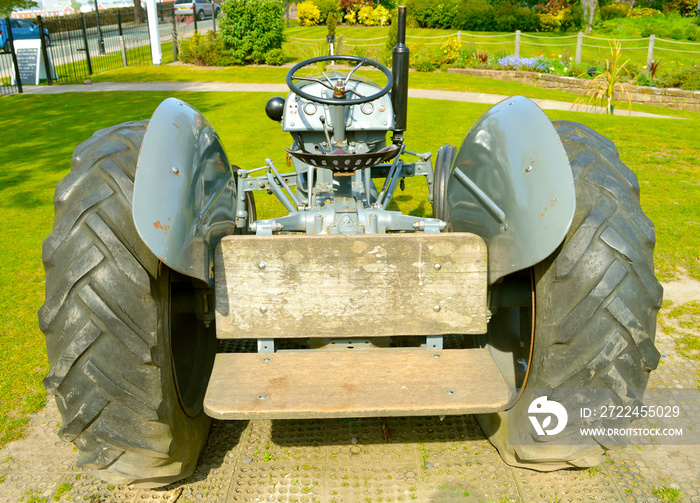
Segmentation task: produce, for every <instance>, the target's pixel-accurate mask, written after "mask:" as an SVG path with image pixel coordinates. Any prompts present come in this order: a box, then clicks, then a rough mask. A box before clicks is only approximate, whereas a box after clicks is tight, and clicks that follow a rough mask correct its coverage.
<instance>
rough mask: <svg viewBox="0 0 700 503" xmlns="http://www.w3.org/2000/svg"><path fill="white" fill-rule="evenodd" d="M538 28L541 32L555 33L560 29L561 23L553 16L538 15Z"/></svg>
mask: <svg viewBox="0 0 700 503" xmlns="http://www.w3.org/2000/svg"><path fill="white" fill-rule="evenodd" d="M540 28H541V29H542V31H557V30H558V29H559V28H561V21H560V20H559V19H557V16H555V15H553V14H548V13H545V14H540Z"/></svg>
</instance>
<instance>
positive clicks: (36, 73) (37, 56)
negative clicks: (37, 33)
mask: <svg viewBox="0 0 700 503" xmlns="http://www.w3.org/2000/svg"><path fill="white" fill-rule="evenodd" d="M14 44H15V52H16V53H17V66H19V78H20V81H21V82H22V85H25V84H34V85H37V86H38V85H39V81H40V80H41V79H45V78H46V65H45V64H44V55H43V54H42V52H41V40H39V39H30V40H15V41H14ZM49 66H50V68H51V77H52V78H54V79H57V78H58V76H57V75H56V70H55V68H54V66H53V61H51V55H50V54H49ZM16 83H17V77H16V75H15V70H14V66H13V68H12V85H15V84H16Z"/></svg>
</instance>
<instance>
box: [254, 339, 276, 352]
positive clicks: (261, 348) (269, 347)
mask: <svg viewBox="0 0 700 503" xmlns="http://www.w3.org/2000/svg"><path fill="white" fill-rule="evenodd" d="M275 349H276V348H275V339H258V353H274V352H275Z"/></svg>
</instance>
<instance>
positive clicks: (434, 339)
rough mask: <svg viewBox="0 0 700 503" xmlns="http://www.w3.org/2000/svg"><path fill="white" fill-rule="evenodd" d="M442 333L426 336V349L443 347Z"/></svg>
mask: <svg viewBox="0 0 700 503" xmlns="http://www.w3.org/2000/svg"><path fill="white" fill-rule="evenodd" d="M442 338H443V336H442V335H428V336H426V338H425V347H426V349H442Z"/></svg>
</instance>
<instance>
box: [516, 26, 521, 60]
mask: <svg viewBox="0 0 700 503" xmlns="http://www.w3.org/2000/svg"><path fill="white" fill-rule="evenodd" d="M515 57H516V58H519V57H520V30H515Z"/></svg>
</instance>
